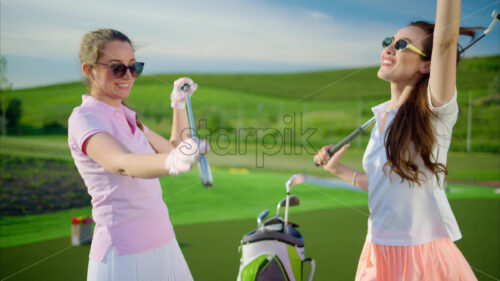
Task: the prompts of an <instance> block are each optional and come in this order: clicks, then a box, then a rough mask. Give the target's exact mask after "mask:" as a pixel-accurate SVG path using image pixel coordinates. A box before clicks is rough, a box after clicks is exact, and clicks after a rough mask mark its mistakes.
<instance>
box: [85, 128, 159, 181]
mask: <svg viewBox="0 0 500 281" xmlns="http://www.w3.org/2000/svg"><path fill="white" fill-rule="evenodd" d="M86 152H87V154H88V156H89V157H90V158H92V160H94V161H96V162H97V163H98V164H99V165H101V166H102V167H103V168H104V169H106V170H107V171H109V172H111V173H114V174H118V175H125V176H131V177H140V178H155V177H159V176H165V175H168V172H167V170H166V169H165V160H166V158H167V156H168V154H166V153H162V154H134V153H132V152H131V151H130V150H128V149H127V148H126V147H125V146H124V145H123V144H122V143H120V142H119V141H118V140H116V139H115V138H114V137H113V136H112V135H110V134H109V133H104V132H101V133H97V134H95V135H93V136H91V137H90V138H89V140H88V141H87V143H86Z"/></svg>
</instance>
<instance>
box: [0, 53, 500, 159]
mask: <svg viewBox="0 0 500 281" xmlns="http://www.w3.org/2000/svg"><path fill="white" fill-rule="evenodd" d="M499 69H500V56H493V57H481V58H469V59H464V60H463V62H461V64H459V68H458V72H457V77H458V79H457V88H458V90H459V92H458V93H459V105H460V108H461V110H460V117H459V119H458V121H457V124H456V126H455V129H454V136H453V142H452V147H451V149H452V150H453V151H465V149H466V136H467V113H468V107H467V104H468V96H469V93H470V94H471V95H472V96H473V100H474V106H473V107H472V112H473V114H472V118H473V127H472V145H471V149H472V150H473V151H482V152H495V153H498V152H500V138H499V137H500V127H499V126H497V120H499V119H500V103H499V102H498V101H499V98H498V97H499V94H500V74H499V73H500V72H499ZM376 71H377V67H366V68H361V69H342V70H332V71H321V72H309V73H288V74H185V73H179V74H168V75H155V76H147V75H145V76H144V77H140V78H139V79H137V81H136V83H135V85H134V88H133V90H132V94H131V97H130V98H129V99H128V102H129V104H130V105H131V106H132V107H133V108H134V109H136V110H137V111H138V112H139V114H140V116H141V118H142V120H143V121H144V122H145V124H146V125H148V126H149V127H150V128H151V129H153V130H155V131H157V132H159V133H161V134H163V135H167V132H169V130H170V126H171V125H170V124H171V118H172V117H171V115H172V113H171V109H170V106H169V93H170V91H171V87H172V82H173V81H174V80H175V79H176V78H178V77H180V76H181V75H189V76H191V77H192V78H193V79H194V80H195V81H197V82H198V83H199V85H200V87H199V90H198V91H197V93H196V94H195V95H194V96H193V109H194V112H195V118H197V119H198V120H200V119H204V120H206V122H207V127H208V128H209V129H211V130H212V132H210V130H201V132H200V133H201V135H207V134H209V133H214V132H213V131H215V129H217V128H225V129H231V128H275V129H278V130H279V132H281V134H283V129H285V128H292V127H293V126H292V125H291V124H285V123H284V122H283V117H284V116H286V115H292V116H293V115H294V114H295V122H294V123H295V124H299V121H301V122H302V125H303V128H304V129H305V128H313V129H316V130H317V131H316V132H315V133H314V134H313V135H312V137H311V138H310V139H309V140H310V142H311V143H312V144H314V145H316V146H322V145H325V144H328V143H333V142H337V141H339V140H340V139H342V138H343V137H345V136H346V135H347V134H348V133H350V132H351V131H352V130H353V129H355V128H356V127H357V126H359V125H361V123H362V122H364V121H365V120H368V119H369V118H370V116H371V115H372V113H371V110H370V108H371V107H372V106H374V105H376V104H378V103H380V102H382V101H385V100H387V99H388V98H389V85H388V84H387V83H386V82H384V81H381V80H379V79H378V78H377V76H376ZM83 93H85V87H84V86H83V84H82V83H80V82H75V83H65V84H58V85H51V86H45V87H37V88H29V89H19V90H14V91H9V92H2V94H3V95H7V97H8V98H18V99H20V100H21V101H22V109H23V115H22V118H21V125H22V126H21V127H20V131H19V130H18V131H14V133H22V134H34V133H36V134H44V131H43V130H42V129H41V128H43V126H44V125H48V124H51V123H58V124H60V125H61V126H62V127H67V118H68V116H69V115H70V113H71V110H72V109H73V108H74V107H75V106H77V105H79V104H80V103H81V95H82V94H83ZM306 97H307V98H306ZM299 131H300V129H299V128H296V135H300V132H299ZM223 132H225V130H218V131H216V132H215V133H214V137H215V136H217V135H219V134H221V133H223ZM230 132H232V131H231V130H230ZM45 133H46V132H45ZM367 140H368V135H365V136H363V137H362V138H361V145H364V144H366V142H367ZM249 141H250V142H255V140H254V139H253V138H250V139H249ZM299 141H300V140H299ZM285 142H286V143H287V144H290V141H288V142H287V141H285Z"/></svg>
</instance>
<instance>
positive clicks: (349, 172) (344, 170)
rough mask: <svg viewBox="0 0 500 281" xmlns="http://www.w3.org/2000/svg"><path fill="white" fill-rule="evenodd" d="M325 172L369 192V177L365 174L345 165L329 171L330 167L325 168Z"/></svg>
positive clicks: (339, 165)
mask: <svg viewBox="0 0 500 281" xmlns="http://www.w3.org/2000/svg"><path fill="white" fill-rule="evenodd" d="M325 170H327V171H328V172H330V173H332V174H333V175H335V176H337V177H339V178H341V179H342V180H344V181H346V182H348V183H350V184H352V185H354V186H357V187H359V188H361V189H363V190H364V191H366V192H368V177H367V176H366V174H365V173H363V172H360V171H358V170H356V169H353V168H351V167H349V166H346V165H343V164H338V166H337V167H336V168H335V169H328V167H325ZM355 173H356V174H355Z"/></svg>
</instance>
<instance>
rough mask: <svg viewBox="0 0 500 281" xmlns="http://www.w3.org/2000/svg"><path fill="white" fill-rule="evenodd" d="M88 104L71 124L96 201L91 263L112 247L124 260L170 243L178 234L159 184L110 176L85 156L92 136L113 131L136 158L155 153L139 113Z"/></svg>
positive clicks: (79, 163)
mask: <svg viewBox="0 0 500 281" xmlns="http://www.w3.org/2000/svg"><path fill="white" fill-rule="evenodd" d="M82 100H83V102H82V104H81V106H78V107H76V108H75V109H74V110H73V112H72V113H71V116H70V117H69V119H68V144H69V147H70V150H71V155H72V156H73V159H74V161H75V165H76V167H77V168H78V171H79V172H80V175H81V176H82V178H83V180H84V182H85V185H86V186H87V188H88V192H89V194H90V196H91V197H92V217H93V219H94V221H95V223H96V225H95V229H94V236H93V239H92V245H91V248H90V258H91V259H93V260H96V261H100V262H101V261H103V259H104V257H105V256H106V253H107V251H108V249H109V248H110V247H111V246H113V247H114V248H115V250H116V252H117V254H118V255H128V254H134V253H138V252H142V251H146V250H149V249H152V248H156V247H158V246H161V245H163V244H165V243H168V242H169V241H171V240H172V239H173V238H174V237H175V234H174V231H173V228H172V224H171V222H170V219H169V216H168V210H167V206H166V205H165V202H164V201H163V198H162V190H161V186H160V181H159V179H158V178H154V179H143V178H133V177H129V176H123V175H117V174H113V173H110V172H108V171H106V170H105V169H104V168H103V167H101V166H100V165H99V164H97V163H96V162H95V161H94V160H92V159H91V158H90V157H89V156H87V155H86V153H85V152H84V151H82V147H83V144H84V143H85V142H86V141H87V140H88V138H89V137H90V136H92V135H94V134H96V133H99V132H107V133H109V134H111V135H112V136H114V137H115V138H116V139H117V140H118V141H119V142H121V143H122V144H123V145H125V146H126V147H127V148H128V149H129V150H130V151H132V152H134V153H141V154H144V153H151V154H153V153H155V151H154V150H153V148H152V147H151V145H150V144H149V142H148V140H147V138H146V136H145V135H144V132H143V131H141V130H140V129H139V128H138V127H137V126H136V119H135V118H136V113H135V112H134V111H132V110H131V109H129V108H127V107H125V106H123V105H121V106H120V107H119V108H116V107H113V106H110V105H108V104H106V103H104V102H101V101H99V100H97V99H95V98H93V97H91V96H89V95H83V96H82ZM145 130H147V128H145Z"/></svg>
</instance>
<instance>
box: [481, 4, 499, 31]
mask: <svg viewBox="0 0 500 281" xmlns="http://www.w3.org/2000/svg"><path fill="white" fill-rule="evenodd" d="M491 17H492V18H493V21H491V23H490V26H488V28H487V29H486V30H485V31H484V34H488V33H490V32H491V31H492V30H493V27H495V24H496V23H497V22H499V21H500V13H499V12H498V11H497V10H493V12H492V13H491Z"/></svg>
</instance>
